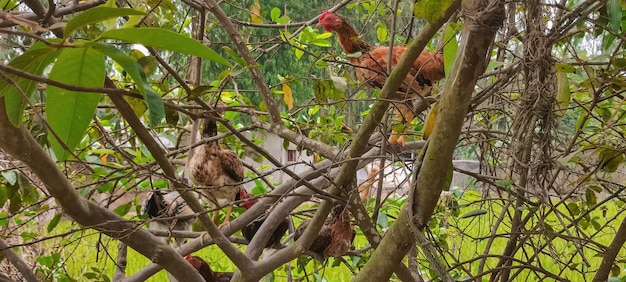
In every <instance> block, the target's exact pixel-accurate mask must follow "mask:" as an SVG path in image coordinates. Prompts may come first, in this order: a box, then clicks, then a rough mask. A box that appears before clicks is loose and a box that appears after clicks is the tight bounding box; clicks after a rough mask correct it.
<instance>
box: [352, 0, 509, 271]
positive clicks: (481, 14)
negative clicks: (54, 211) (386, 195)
mask: <svg viewBox="0 0 626 282" xmlns="http://www.w3.org/2000/svg"><path fill="white" fill-rule="evenodd" d="M462 9H463V13H462V14H465V15H468V16H467V17H466V23H465V25H464V28H463V34H462V38H463V41H462V43H461V46H460V48H459V51H458V55H457V61H456V62H455V64H454V67H453V69H452V73H451V75H450V76H449V77H448V81H447V83H446V87H445V89H444V93H445V94H444V95H443V97H442V99H441V101H440V104H439V113H438V116H437V121H436V123H435V129H434V131H433V134H432V135H431V137H430V145H429V147H428V149H427V150H426V155H425V160H424V163H423V166H422V167H421V169H420V171H419V174H418V177H417V181H415V193H413V198H412V199H410V202H409V203H411V202H413V203H414V204H415V206H414V207H412V205H411V204H407V205H405V206H404V208H403V210H402V212H401V213H400V215H399V217H398V219H397V220H396V222H395V223H394V224H393V226H391V228H390V229H389V230H388V231H387V234H385V236H384V238H383V240H382V241H381V243H380V245H379V247H378V248H377V249H376V251H375V252H374V254H373V255H372V257H371V259H370V261H369V262H368V263H367V264H366V265H365V267H364V268H363V269H362V270H361V272H360V273H359V274H358V275H357V276H356V278H355V280H354V281H387V280H389V277H390V276H391V272H392V269H394V268H395V266H397V265H398V264H400V263H402V262H401V261H402V258H404V256H405V255H406V253H407V252H408V251H409V249H410V247H411V245H413V244H415V237H414V236H413V235H412V233H411V230H412V229H413V228H411V225H413V224H415V225H417V227H419V229H422V228H424V227H425V225H426V223H427V222H428V219H429V218H430V216H431V215H432V213H433V211H434V208H435V205H436V203H437V200H438V198H439V194H440V192H441V190H442V188H443V186H444V183H445V178H446V174H447V171H448V170H449V168H450V167H449V166H450V162H451V160H452V153H453V151H454V148H455V146H456V142H457V140H458V138H459V135H460V133H461V126H462V124H463V121H464V120H465V115H466V111H467V105H468V104H469V101H470V99H471V97H472V93H473V90H474V85H475V84H476V81H477V80H478V77H479V75H480V74H482V73H483V72H484V70H485V68H486V65H487V61H488V58H489V55H488V54H489V50H490V48H491V45H492V43H493V40H494V37H495V33H496V31H497V30H498V28H499V27H500V25H501V23H502V20H503V18H504V3H503V2H501V1H497V0H496V1H484V0H475V1H464V2H463V4H462ZM420 180H422V181H420ZM411 214H414V216H411ZM411 220H414V222H411Z"/></svg>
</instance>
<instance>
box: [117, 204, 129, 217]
mask: <svg viewBox="0 0 626 282" xmlns="http://www.w3.org/2000/svg"><path fill="white" fill-rule="evenodd" d="M131 204H132V202H128V203H126V204H123V205H120V206H118V207H117V208H115V209H114V210H113V212H114V213H115V214H117V215H119V216H124V215H125V214H127V213H128V211H130V205H131Z"/></svg>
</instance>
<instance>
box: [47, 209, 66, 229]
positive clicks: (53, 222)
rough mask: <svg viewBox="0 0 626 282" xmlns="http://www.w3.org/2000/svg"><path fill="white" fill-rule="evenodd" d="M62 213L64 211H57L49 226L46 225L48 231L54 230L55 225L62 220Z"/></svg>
mask: <svg viewBox="0 0 626 282" xmlns="http://www.w3.org/2000/svg"><path fill="white" fill-rule="evenodd" d="M62 215H63V214H62V213H57V214H55V215H54V217H53V218H52V220H50V222H49V223H48V226H47V227H46V230H47V231H48V232H51V231H52V230H54V228H55V227H57V225H58V224H59V221H60V220H61V216H62Z"/></svg>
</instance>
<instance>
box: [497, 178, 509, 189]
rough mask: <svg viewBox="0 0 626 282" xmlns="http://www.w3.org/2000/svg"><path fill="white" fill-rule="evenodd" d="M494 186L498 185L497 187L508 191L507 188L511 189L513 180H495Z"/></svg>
mask: <svg viewBox="0 0 626 282" xmlns="http://www.w3.org/2000/svg"><path fill="white" fill-rule="evenodd" d="M496 185H498V187H502V188H504V189H509V188H511V185H513V180H510V179H501V180H497V181H496Z"/></svg>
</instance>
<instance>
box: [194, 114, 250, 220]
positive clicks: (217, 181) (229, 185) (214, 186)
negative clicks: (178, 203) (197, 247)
mask: <svg viewBox="0 0 626 282" xmlns="http://www.w3.org/2000/svg"><path fill="white" fill-rule="evenodd" d="M216 135H217V123H216V121H215V119H213V118H205V122H204V129H203V130H202V137H203V138H205V139H206V138H211V137H214V136H216ZM189 172H190V173H189V179H190V180H191V181H192V182H193V183H194V184H195V185H197V186H199V187H198V188H199V190H200V194H202V195H204V196H205V197H207V199H208V200H209V201H210V202H211V203H212V204H213V205H214V206H216V207H219V205H220V203H221V202H222V203H223V202H226V203H228V210H227V211H226V216H225V218H224V222H223V223H222V224H221V225H220V226H223V225H225V224H228V222H229V221H230V214H231V212H232V209H233V206H232V202H233V201H236V200H239V198H238V197H241V195H242V194H245V195H247V193H245V189H244V188H243V185H242V181H243V177H244V174H243V164H242V163H241V160H240V159H239V157H238V156H237V154H235V152H233V151H231V150H227V149H222V148H221V147H220V145H219V143H218V141H217V140H213V141H210V142H207V143H206V144H203V145H201V146H199V147H198V149H197V151H196V153H195V154H194V155H193V157H192V158H191V160H190V161H189ZM241 199H243V198H241ZM217 218H218V212H217V211H216V212H215V213H214V215H213V221H217Z"/></svg>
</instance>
